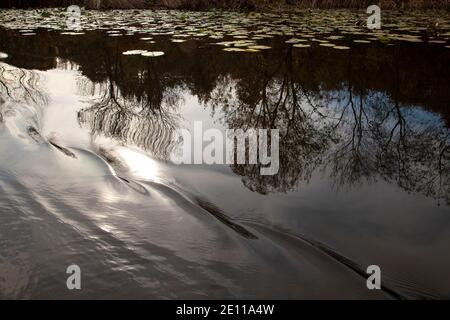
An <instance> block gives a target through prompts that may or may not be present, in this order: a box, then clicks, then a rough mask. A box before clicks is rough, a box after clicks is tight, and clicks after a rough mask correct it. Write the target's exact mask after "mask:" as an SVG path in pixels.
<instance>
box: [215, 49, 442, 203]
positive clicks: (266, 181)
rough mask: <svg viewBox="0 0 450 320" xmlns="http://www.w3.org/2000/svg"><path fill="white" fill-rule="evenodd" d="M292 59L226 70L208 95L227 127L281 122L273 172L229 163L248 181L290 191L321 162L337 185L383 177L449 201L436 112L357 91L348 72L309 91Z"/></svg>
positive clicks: (250, 184) (260, 189) (259, 189)
mask: <svg viewBox="0 0 450 320" xmlns="http://www.w3.org/2000/svg"><path fill="white" fill-rule="evenodd" d="M292 63H293V61H292V57H291V56H290V53H289V52H288V53H287V55H286V56H285V57H283V60H281V61H280V62H279V64H278V65H276V66H275V67H274V68H273V69H272V72H267V70H270V68H267V67H265V68H263V70H262V71H261V72H260V73H258V70H256V74H255V77H254V78H252V79H251V80H249V79H242V80H239V81H235V80H233V79H231V77H224V78H222V79H221V81H219V82H218V83H217V88H216V89H215V90H214V91H213V92H212V94H211V96H210V99H211V103H212V104H213V107H214V110H221V111H222V112H223V114H224V118H223V121H224V122H225V123H226V124H227V125H228V126H229V127H230V128H241V129H243V130H247V129H249V128H279V129H280V170H279V173H278V174H277V175H274V176H261V175H260V174H259V173H260V170H259V167H258V165H236V166H233V170H234V171H235V172H236V173H238V174H239V175H241V176H243V182H244V184H245V185H246V186H247V187H248V188H250V189H252V190H255V191H257V192H260V193H267V192H271V191H288V190H290V189H292V188H295V187H296V186H297V185H298V182H299V181H308V179H309V178H310V176H311V173H312V172H313V171H314V170H316V169H318V168H323V169H325V171H327V172H329V173H330V175H331V177H332V178H333V180H334V181H335V182H336V186H343V185H352V184H355V183H359V182H362V181H363V180H365V181H375V180H377V179H380V178H381V179H383V180H386V181H391V182H395V183H397V184H398V185H399V186H400V187H401V188H403V189H405V190H407V191H411V192H420V193H423V194H425V195H427V196H432V197H435V198H437V199H444V200H445V201H446V202H447V203H449V201H450V194H449V190H450V188H449V175H450V161H449V160H450V150H449V148H450V141H449V134H450V132H449V130H448V129H447V128H446V127H445V124H444V123H443V122H442V121H441V120H439V118H437V117H436V116H434V115H431V114H430V113H428V112H426V111H423V110H419V109H417V108H412V107H401V106H400V105H399V103H397V102H396V101H392V99H390V98H388V97H387V96H386V95H385V94H384V93H376V92H358V93H355V92H354V89H353V86H352V82H351V80H349V82H348V84H347V86H346V88H347V89H346V90H337V91H334V92H332V91H321V92H310V91H308V90H307V89H305V87H304V86H302V79H298V78H296V72H295V70H298V68H299V66H296V67H295V68H294V67H293V66H292ZM349 79H350V77H349ZM206 102H209V101H206Z"/></svg>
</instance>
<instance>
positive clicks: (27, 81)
mask: <svg viewBox="0 0 450 320" xmlns="http://www.w3.org/2000/svg"><path fill="white" fill-rule="evenodd" d="M365 18H366V16H365V14H364V13H360V12H350V11H320V12H319V11H298V12H293V13H265V14H262V13H236V12H219V11H217V12H216V11H214V12H200V13H189V12H181V11H139V12H137V11H123V12H121V11H112V12H94V11H92V12H90V11H86V12H83V14H82V16H81V21H80V28H79V29H78V30H67V28H66V24H65V14H64V11H62V10H46V11H34V10H33V11H24V10H23V11H20V10H4V11H1V12H0V25H1V27H0V52H1V53H2V54H0V298H55V299H61V298H69V299H70V298H94V299H100V298H163V299H164V298H166V299H170V298H193V299H197V298H200V299H202V298H203V299H210V298H286V299H299V298H352V299H356V298H365V299H383V298H445V297H446V298H449V297H450V274H449V271H448V270H450V257H449V255H448V245H449V243H450V210H449V205H450V188H449V186H450V182H449V175H450V161H449V160H450V136H449V133H450V130H449V125H450V110H449V107H450V90H449V89H450V88H449V83H450V47H449V46H450V40H449V38H450V33H449V30H450V24H449V19H448V18H449V17H448V16H445V15H442V14H440V13H429V14H424V13H420V14H418V13H416V14H414V15H412V14H411V15H405V14H404V13H403V14H402V13H398V12H389V13H388V14H386V15H385V16H383V27H382V29H381V30H378V31H369V30H367V29H366V28H365V27H364V21H365V20H364V19H365ZM195 121H202V125H203V128H204V129H207V128H217V129H219V130H221V131H224V130H225V129H227V128H232V129H243V130H247V129H249V128H263V129H274V128H277V129H279V130H280V131H279V132H280V144H279V171H278V173H277V174H276V175H272V176H263V175H260V166H259V165H250V164H236V165H219V164H215V165H186V164H185V165H176V164H174V163H173V162H171V161H170V154H171V152H172V150H173V148H174V141H173V139H172V135H173V132H174V131H176V130H177V129H180V128H186V129H188V130H192V125H193V123H194V122H195ZM71 264H76V265H78V266H80V268H81V270H82V289H81V290H74V291H70V290H68V289H67V287H66V279H67V276H68V275H67V274H66V272H65V271H66V268H67V267H68V266H69V265H71ZM369 265H378V266H380V268H381V272H382V286H383V287H382V290H368V289H367V287H366V277H367V274H366V268H367V267H368V266H369Z"/></svg>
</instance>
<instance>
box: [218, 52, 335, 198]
mask: <svg viewBox="0 0 450 320" xmlns="http://www.w3.org/2000/svg"><path fill="white" fill-rule="evenodd" d="M291 54H292V51H291V50H289V51H288V52H287V53H286V56H285V57H281V58H282V59H281V60H280V61H279V63H278V64H277V65H275V66H274V68H273V70H272V71H270V70H271V69H270V68H269V69H266V68H264V69H263V71H262V73H261V74H256V77H255V79H252V80H249V79H242V80H239V81H237V82H234V81H232V80H231V79H230V78H224V79H222V81H220V82H219V84H218V88H217V89H216V91H215V92H213V94H212V96H211V102H212V104H213V106H214V108H215V109H217V108H218V107H219V106H221V107H222V108H221V109H222V111H223V112H224V114H225V117H224V121H225V122H226V123H227V125H228V126H229V127H230V128H234V129H237V128H240V129H243V130H247V129H251V128H264V129H272V128H278V129H279V130H280V168H279V172H278V174H277V175H273V176H262V175H260V174H259V173H260V165H259V164H257V165H234V166H233V171H234V172H236V173H237V174H239V175H241V176H243V177H244V178H243V182H244V184H245V185H246V186H247V187H248V188H250V189H251V190H254V191H257V192H260V193H268V192H271V191H288V190H290V189H291V188H293V187H294V186H295V185H297V182H298V181H299V180H308V179H309V178H310V176H311V174H312V172H313V171H314V170H315V169H316V168H317V166H318V164H319V163H320V155H321V154H322V153H323V152H324V150H325V149H326V148H327V145H328V143H329V141H330V135H329V133H330V123H329V121H328V120H327V119H325V117H324V116H323V115H322V113H321V111H320V109H321V108H322V107H321V106H320V103H319V101H316V100H315V99H313V98H312V97H311V96H310V93H308V92H307V91H306V90H303V89H302V87H301V86H300V84H299V83H298V82H297V81H296V80H295V78H294V75H295V73H294V72H293V66H292V63H289V61H292V56H291ZM286 61H287V63H286ZM268 70H269V71H268ZM280 70H281V72H280ZM275 75H276V76H275ZM221 86H222V87H221ZM227 87H228V88H227ZM233 88H235V89H234V90H235V94H234V95H235V96H237V97H238V98H237V99H234V100H233V97H232V96H233V94H231V96H230V94H229V95H228V96H227V95H223V94H222V92H231V93H232V92H233Z"/></svg>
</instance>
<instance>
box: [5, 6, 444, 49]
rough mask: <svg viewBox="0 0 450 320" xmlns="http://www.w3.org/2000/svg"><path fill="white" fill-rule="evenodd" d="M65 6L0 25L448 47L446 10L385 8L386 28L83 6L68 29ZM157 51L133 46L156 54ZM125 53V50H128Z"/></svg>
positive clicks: (233, 40)
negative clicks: (75, 23)
mask: <svg viewBox="0 0 450 320" xmlns="http://www.w3.org/2000/svg"><path fill="white" fill-rule="evenodd" d="M67 18H68V16H67V15H66V12H65V11H64V10H63V9H45V10H2V11H0V25H1V26H3V27H6V28H9V29H15V30H19V32H20V34H21V35H22V36H33V35H35V34H36V30H37V29H44V30H53V31H58V32H60V33H61V34H63V35H68V36H76V35H81V34H83V33H85V32H86V31H90V30H105V32H106V34H107V35H108V36H110V37H126V36H132V35H138V36H140V38H141V40H143V41H146V42H148V43H155V42H156V41H157V39H156V38H154V37H157V36H160V35H164V36H170V37H171V41H172V42H175V43H181V42H185V41H187V40H190V39H208V41H210V42H211V43H213V44H217V45H220V46H223V50H224V51H230V52H260V51H262V50H267V49H270V46H268V45H267V42H266V41H265V40H266V39H269V38H273V37H280V36H284V37H286V39H287V40H285V42H286V43H287V44H289V45H292V46H293V47H295V48H308V47H310V46H311V45H312V44H314V43H316V44H317V45H319V46H323V47H330V48H334V49H341V50H345V49H349V48H350V46H351V45H353V44H355V45H356V44H359V45H363V44H367V43H371V42H382V43H384V44H388V45H393V44H395V43H397V42H398V41H402V42H412V43H419V42H427V43H430V44H433V45H443V46H444V47H446V48H450V45H449V44H450V43H449V41H450V16H449V15H446V14H445V13H436V12H421V13H417V12H416V13H401V12H395V11H383V17H382V18H383V20H382V29H380V30H369V29H368V28H367V27H366V19H367V14H366V13H365V11H363V10H361V11H349V10H326V11H323V10H321V11H319V10H297V11H291V12H235V11H217V10H216V11H207V12H187V11H176V10H134V11H133V10H124V11H120V10H112V11H90V10H83V11H82V15H81V19H80V23H79V26H80V28H79V30H69V29H68V28H67V25H66V20H67ZM152 52H153V51H145V52H138V51H135V52H132V53H128V54H140V55H144V56H145V55H147V56H154V54H155V53H154V52H153V53H152ZM124 54H125V53H124ZM159 55H161V54H159Z"/></svg>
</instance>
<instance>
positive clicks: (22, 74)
mask: <svg viewBox="0 0 450 320" xmlns="http://www.w3.org/2000/svg"><path fill="white" fill-rule="evenodd" d="M40 80H41V78H40V77H39V74H38V73H37V72H35V71H32V70H26V69H21V68H16V67H13V66H10V65H8V64H5V63H0V122H1V121H3V118H4V117H6V116H7V115H8V114H9V113H14V112H15V111H18V110H17V108H13V106H14V105H20V106H24V107H28V108H34V109H33V110H31V109H30V111H33V112H37V111H39V110H38V109H35V107H36V106H42V105H44V104H45V103H46V102H47V97H46V95H45V94H44V93H43V92H42V91H41V90H40V89H39V87H40Z"/></svg>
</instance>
